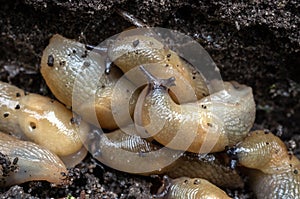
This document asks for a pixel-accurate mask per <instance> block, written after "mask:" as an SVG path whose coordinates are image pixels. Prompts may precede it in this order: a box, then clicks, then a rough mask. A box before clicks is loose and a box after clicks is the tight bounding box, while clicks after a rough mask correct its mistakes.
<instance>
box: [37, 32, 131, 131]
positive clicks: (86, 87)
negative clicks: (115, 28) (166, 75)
mask: <svg viewBox="0 0 300 199" xmlns="http://www.w3.org/2000/svg"><path fill="white" fill-rule="evenodd" d="M104 68H105V66H104V61H103V58H102V57H101V56H100V54H98V53H95V52H94V51H89V50H87V49H86V47H85V45H84V44H82V43H79V42H76V41H75V40H71V39H67V38H64V37H62V36H60V35H57V34H56V35H54V36H53V37H52V38H51V39H50V43H49V45H48V46H47V47H46V49H45V50H44V51H43V56H42V60H41V73H42V76H43V77H44V79H45V81H46V83H47V85H48V86H49V88H50V89H51V91H52V93H53V94H54V95H55V97H56V98H57V99H59V100H60V101H61V102H62V103H64V104H65V105H67V106H73V111H75V112H77V113H78V114H79V115H80V116H81V117H82V118H83V119H84V120H85V121H88V122H90V123H93V124H94V125H98V122H99V123H100V126H101V128H105V129H116V128H118V127H119V126H124V125H125V124H128V123H129V122H130V121H131V117H130V115H129V114H132V113H133V109H134V104H135V98H136V97H137V95H136V94H137V93H136V94H134V95H133V96H132V97H131V94H132V93H134V91H135V88H134V86H133V84H132V83H130V82H129V81H128V80H127V81H126V79H123V82H122V85H121V86H122V88H118V89H122V90H125V91H127V92H123V93H122V94H121V93H120V92H113V91H114V86H115V84H116V82H117V81H118V79H119V78H120V77H121V75H122V72H121V71H120V70H119V69H118V68H116V67H114V68H113V69H112V71H111V73H110V74H108V75H107V74H104ZM113 93H114V95H113ZM112 98H114V99H116V101H117V102H116V103H118V104H122V105H124V106H126V107H129V108H128V109H129V110H125V112H115V113H112V112H113V111H112V107H111V101H112ZM127 105H128V106H127ZM94 112H95V114H94ZM128 112H129V114H127V113H128ZM113 114H118V115H119V117H120V118H122V120H120V121H118V124H116V122H115V119H114V116H113ZM94 115H96V116H95V117H96V118H97V119H98V121H95V119H94Z"/></svg>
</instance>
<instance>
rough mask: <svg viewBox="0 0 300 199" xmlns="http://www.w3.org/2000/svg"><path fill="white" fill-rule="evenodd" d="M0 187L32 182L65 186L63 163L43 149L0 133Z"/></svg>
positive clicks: (65, 170)
mask: <svg viewBox="0 0 300 199" xmlns="http://www.w3.org/2000/svg"><path fill="white" fill-rule="evenodd" d="M0 162H1V163H0V187H1V186H10V185H14V184H21V183H23V182H27V181H33V180H47V181H48V182H51V183H54V184H58V185H60V184H65V183H66V182H67V181H66V179H65V177H64V174H67V169H66V167H65V165H64V163H63V162H62V161H61V160H60V159H59V158H58V156H56V155H55V154H53V153H52V152H50V151H49V150H48V149H46V148H45V147H42V146H40V145H37V144H34V143H32V142H29V141H21V140H18V139H16V138H15V137H12V136H9V135H6V134H4V133H2V132H0Z"/></svg>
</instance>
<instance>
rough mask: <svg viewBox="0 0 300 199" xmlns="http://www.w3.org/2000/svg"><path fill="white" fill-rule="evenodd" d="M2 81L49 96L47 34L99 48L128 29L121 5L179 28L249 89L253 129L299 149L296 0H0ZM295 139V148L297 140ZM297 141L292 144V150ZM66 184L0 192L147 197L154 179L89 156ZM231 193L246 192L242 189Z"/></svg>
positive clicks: (299, 19) (299, 17)
mask: <svg viewBox="0 0 300 199" xmlns="http://www.w3.org/2000/svg"><path fill="white" fill-rule="evenodd" d="M0 2H1V7H0V30H1V35H0V80H2V81H6V82H11V83H12V84H14V85H17V86H19V87H21V88H24V89H25V90H27V91H30V92H36V93H40V94H43V95H50V96H51V93H50V91H49V89H48V88H47V87H46V85H45V82H44V81H43V79H42V77H41V75H40V73H39V63H40V58H41V54H42V51H43V49H44V48H45V47H46V46H47V43H48V39H49V38H50V37H51V36H52V35H53V34H55V33H59V34H61V35H63V36H65V37H67V38H75V39H79V38H80V35H84V36H85V38H86V40H87V43H89V44H92V45H97V44H98V43H100V42H101V41H103V40H104V39H106V38H107V37H110V36H112V35H114V34H117V33H119V32H121V31H122V30H124V29H126V28H128V27H130V26H132V24H130V23H128V22H127V21H126V20H124V19H123V18H122V17H120V16H119V15H118V14H116V13H115V12H114V9H115V8H121V9H123V10H126V11H128V12H129V13H131V14H133V15H135V16H136V17H137V18H139V19H142V20H144V21H145V22H146V23H147V24H148V25H151V26H159V27H164V28H169V29H176V30H180V31H181V32H183V33H186V34H188V35H190V36H192V37H194V38H195V39H196V40H197V41H198V42H199V43H200V44H201V45H202V46H203V47H204V48H205V49H206V50H207V51H208V52H209V53H210V55H211V56H212V58H213V60H214V61H215V63H216V64H217V66H218V67H219V68H220V70H221V73H222V77H223V79H224V80H236V81H238V82H240V83H245V84H247V85H249V86H251V87H252V88H253V92H254V96H255V101H256V104H257V117H256V121H255V126H254V128H268V129H270V130H272V131H273V132H274V133H276V134H277V135H279V136H281V138H282V139H283V140H285V141H286V142H287V143H289V144H290V146H292V148H293V150H294V152H295V153H296V154H299V152H300V150H299V148H300V147H299V145H300V135H299V130H300V129H299V120H300V100H299V99H300V98H299V96H300V78H299V76H300V31H299V30H300V29H299V23H300V4H299V1H297V0H290V1H285V0H252V1H249V3H239V2H237V1H225V0H215V1H208V0H205V1H192V0H190V1H188V0H184V1H182V0H175V1H171V0H160V1H158V0H155V1H153V2H151V3H149V2H150V1H148V0H131V1H130V0H116V1H113V0H109V1H101V0H98V1H97V0H96V1H93V2H92V1H79V0H74V1H73V0H72V1H66V0H65V1H50V0H23V1H21V0H20V1H10V0H7V1H4V0H0ZM295 144H296V145H295ZM295 146H296V147H295ZM70 175H71V179H72V183H71V185H69V186H68V187H63V188H58V187H51V186H50V184H49V183H47V182H30V183H25V184H22V185H19V186H13V187H9V188H7V189H0V198H9V197H10V198H47V197H54V198H57V197H66V196H67V195H70V196H74V197H82V198H84V196H85V195H89V197H90V198H150V196H151V194H150V187H151V182H154V181H156V180H155V179H152V178H148V177H140V176H133V175H130V174H125V173H122V172H118V171H115V170H112V169H110V168H107V167H105V166H103V165H101V163H99V162H96V161H95V160H94V159H93V158H91V157H90V156H88V157H87V158H86V159H85V161H84V162H83V163H81V164H80V165H78V166H77V167H76V168H75V169H72V170H71V172H70ZM228 192H229V193H230V194H231V196H235V195H236V196H237V197H239V198H249V197H252V196H251V193H250V192H248V191H247V190H228Z"/></svg>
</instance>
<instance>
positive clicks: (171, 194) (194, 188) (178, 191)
mask: <svg viewBox="0 0 300 199" xmlns="http://www.w3.org/2000/svg"><path fill="white" fill-rule="evenodd" d="M164 180H165V182H164V184H163V187H162V188H161V189H164V191H162V193H159V194H157V195H155V197H154V198H164V199H186V198H189V199H207V198H212V199H218V198H222V199H229V198H230V197H229V196H228V195H227V194H226V193H225V192H224V191H223V190H221V189H220V188H218V187H217V186H215V185H213V184H212V183H210V182H209V181H207V180H204V179H201V178H187V177H181V178H176V179H168V178H166V177H165V178H164Z"/></svg>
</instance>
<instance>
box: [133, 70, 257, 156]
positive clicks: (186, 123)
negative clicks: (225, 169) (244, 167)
mask: <svg viewBox="0 0 300 199" xmlns="http://www.w3.org/2000/svg"><path fill="white" fill-rule="evenodd" d="M146 76H149V75H148V74H147V73H146ZM152 79H153V78H152ZM158 82H159V81H158ZM151 85H153V83H152V82H150V86H148V87H147V88H146V89H147V94H146V96H145V99H144V101H143V105H142V110H136V111H141V114H135V115H140V116H141V121H142V125H143V126H144V127H145V129H146V130H147V132H148V133H149V134H150V135H151V136H153V138H154V139H155V140H157V141H158V142H159V143H161V144H163V145H165V146H167V147H170V148H173V149H178V150H188V151H190V152H194V153H199V152H200V153H209V152H217V151H223V150H224V149H225V147H226V146H228V145H233V144H235V143H237V142H238V141H240V140H242V139H243V138H244V137H245V136H246V135H247V133H248V132H249V130H250V128H251V126H252V125H253V123H254V118H255V103H254V99H253V95H252V90H251V88H249V87H246V86H243V85H239V87H238V88H235V87H234V86H233V85H232V84H231V83H229V82H227V83H224V87H225V90H222V91H219V92H217V93H214V94H212V95H210V96H208V97H205V98H203V99H201V100H199V101H197V102H196V103H187V104H181V105H178V104H176V103H175V102H174V101H173V100H172V98H171V97H170V96H169V94H168V89H166V88H165V87H161V86H160V87H155V86H152V87H151ZM138 119H139V118H135V120H138Z"/></svg>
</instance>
